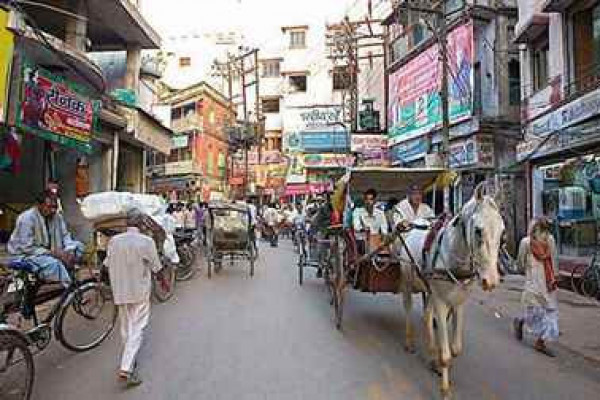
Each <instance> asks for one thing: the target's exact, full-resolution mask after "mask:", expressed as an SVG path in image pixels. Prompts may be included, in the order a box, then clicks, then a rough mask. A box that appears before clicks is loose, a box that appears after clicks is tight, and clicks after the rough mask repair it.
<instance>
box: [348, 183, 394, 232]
mask: <svg viewBox="0 0 600 400" xmlns="http://www.w3.org/2000/svg"><path fill="white" fill-rule="evenodd" d="M363 198H364V202H365V205H364V207H359V208H357V209H356V210H354V214H353V216H352V219H353V225H354V231H355V232H364V231H369V232H370V233H371V234H372V235H387V233H388V224H387V220H386V218H385V213H384V212H383V211H382V210H379V209H378V208H376V207H375V201H376V199H377V192H375V190H374V189H369V190H367V191H366V192H365V194H364V197H363Z"/></svg>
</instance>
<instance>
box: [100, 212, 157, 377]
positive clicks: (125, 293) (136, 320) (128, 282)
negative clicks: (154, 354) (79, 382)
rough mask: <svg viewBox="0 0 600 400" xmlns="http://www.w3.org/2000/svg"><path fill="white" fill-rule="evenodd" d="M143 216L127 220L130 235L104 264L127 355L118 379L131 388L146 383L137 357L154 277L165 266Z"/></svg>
mask: <svg viewBox="0 0 600 400" xmlns="http://www.w3.org/2000/svg"><path fill="white" fill-rule="evenodd" d="M139 218H140V216H137V215H133V216H130V217H128V219H127V226H128V228H127V232H125V233H121V234H119V235H116V236H114V237H113V238H112V239H111V240H110V242H109V243H108V249H107V255H106V259H105V260H104V264H105V265H106V266H107V267H108V272H109V275H110V284H111V287H112V292H113V298H114V302H115V304H116V305H117V307H118V308H119V324H120V326H121V337H122V340H123V354H122V357H121V365H120V369H119V373H118V378H119V380H120V381H121V382H123V383H124V384H125V385H126V386H127V387H133V386H138V385H140V384H141V383H142V380H141V379H140V377H139V375H138V371H137V363H136V357H137V354H138V351H139V349H140V346H141V345H142V339H143V334H144V329H145V328H146V326H147V325H148V322H149V320H150V293H151V285H152V273H153V272H154V273H156V272H158V271H160V269H161V268H162V265H161V263H160V259H159V257H158V252H157V250H156V245H155V244H154V240H153V239H152V238H151V237H149V236H146V235H143V234H141V233H140V231H139V229H138V228H137V226H139V224H140V223H141V221H139Z"/></svg>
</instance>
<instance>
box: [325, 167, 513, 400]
mask: <svg viewBox="0 0 600 400" xmlns="http://www.w3.org/2000/svg"><path fill="white" fill-rule="evenodd" d="M452 175H453V174H452V172H448V171H445V170H443V169H428V168H426V169H412V168H411V169H403V168H354V169H350V170H349V171H348V172H347V174H346V175H345V176H344V178H343V180H342V181H341V182H340V184H338V193H337V198H338V200H339V199H340V198H345V199H348V198H349V197H351V196H356V195H361V194H363V193H364V192H365V191H366V190H368V189H371V188H372V189H375V190H377V191H378V192H379V199H380V200H387V199H389V198H391V197H396V198H401V197H404V196H405V195H406V192H407V189H408V188H409V187H410V186H412V185H418V186H420V187H422V188H427V189H432V191H433V192H434V194H433V197H432V201H433V202H435V198H436V194H435V192H436V190H437V189H440V188H443V187H444V186H446V185H449V184H450V183H451V181H452V179H453V177H452ZM335 197H336V195H334V198H335ZM348 203H349V202H348V201H346V202H345V204H346V206H345V207H339V204H338V205H337V207H338V208H345V209H344V210H343V211H344V212H345V213H346V215H348V212H349V211H350V210H348V208H349V205H348ZM334 206H335V204H334ZM434 208H435V207H434ZM339 211H342V210H339ZM345 221H346V225H345V226H344V227H343V228H340V229H337V234H335V235H333V236H332V242H331V243H332V244H331V257H332V261H333V262H332V264H333V266H334V268H333V276H332V281H333V287H334V290H333V291H332V292H333V304H334V306H335V307H334V308H335V322H336V326H337V327H338V328H340V327H341V324H342V314H343V306H344V300H345V294H346V289H347V288H348V287H352V288H353V289H355V290H359V291H363V292H370V293H396V294H400V293H402V295H403V299H404V309H405V329H406V338H405V341H406V344H405V346H406V349H407V350H409V351H412V350H414V331H413V327H412V325H411V317H410V314H411V309H412V295H413V294H416V293H421V294H423V297H424V300H425V301H424V321H425V324H424V328H425V329H424V333H425V339H426V340H425V342H426V343H427V349H428V351H429V353H430V355H431V357H432V362H433V363H434V365H435V366H436V368H438V369H439V372H440V374H441V386H440V389H441V391H442V394H443V395H444V398H446V395H447V394H448V393H449V390H450V380H449V366H450V363H451V360H452V357H455V356H457V355H458V354H460V353H461V351H462V346H463V344H462V337H463V327H464V305H465V303H466V299H467V298H468V294H469V287H471V286H472V285H473V284H474V283H475V282H477V281H479V283H480V284H481V287H482V288H483V290H485V291H491V290H492V289H493V288H494V287H495V286H496V285H497V284H498V283H499V275H498V269H497V262H498V250H499V247H500V242H501V237H502V234H503V231H504V222H503V220H502V216H501V215H500V212H499V210H498V206H497V204H496V201H495V200H494V199H493V198H492V197H490V196H487V195H486V193H485V185H484V184H480V185H479V186H478V187H477V188H475V190H474V193H473V196H472V198H471V199H470V200H469V201H468V202H466V203H465V204H464V205H463V206H462V208H461V209H460V210H459V211H458V212H457V213H456V214H455V215H454V216H452V218H443V219H441V220H438V221H439V222H438V221H436V223H435V224H434V225H435V228H432V226H431V224H427V223H426V221H423V222H425V224H423V223H422V221H417V222H416V223H415V222H413V224H412V225H409V226H408V229H403V230H400V229H397V227H396V226H392V227H391V230H392V233H391V234H390V235H387V236H386V237H379V238H377V237H375V238H374V237H372V235H369V233H368V232H367V235H366V236H365V237H360V236H359V235H358V234H357V232H354V230H353V229H352V224H347V219H346V218H345ZM442 221H443V222H442ZM391 225H394V224H391ZM401 225H404V224H401ZM423 225H425V226H423ZM411 228H412V229H411ZM361 241H362V243H360V242H361ZM359 244H360V245H359ZM359 249H361V250H362V251H359ZM434 326H436V328H434Z"/></svg>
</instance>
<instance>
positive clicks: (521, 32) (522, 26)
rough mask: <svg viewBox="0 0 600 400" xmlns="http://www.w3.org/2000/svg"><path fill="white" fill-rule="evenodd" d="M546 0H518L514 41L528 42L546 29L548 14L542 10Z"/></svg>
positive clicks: (548, 22) (548, 23)
mask: <svg viewBox="0 0 600 400" xmlns="http://www.w3.org/2000/svg"><path fill="white" fill-rule="evenodd" d="M546 2H547V0H520V1H519V22H518V23H517V25H516V26H515V43H528V42H531V41H533V40H535V39H536V38H538V37H539V36H540V35H542V34H543V33H544V32H546V31H547V30H548V26H549V25H550V16H549V15H548V14H546V13H545V12H543V10H544V5H545V3H546Z"/></svg>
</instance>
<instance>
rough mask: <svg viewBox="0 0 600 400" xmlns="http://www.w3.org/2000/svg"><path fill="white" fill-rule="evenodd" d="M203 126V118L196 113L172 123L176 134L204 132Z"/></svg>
mask: <svg viewBox="0 0 600 400" xmlns="http://www.w3.org/2000/svg"><path fill="white" fill-rule="evenodd" d="M202 125H203V118H202V116H201V115H198V114H195V113H192V114H188V115H187V116H185V117H181V118H177V119H174V120H172V121H171V129H173V131H175V132H176V133H183V132H189V131H191V130H198V131H200V132H202Z"/></svg>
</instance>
